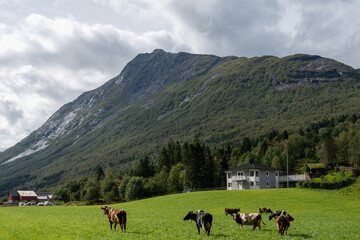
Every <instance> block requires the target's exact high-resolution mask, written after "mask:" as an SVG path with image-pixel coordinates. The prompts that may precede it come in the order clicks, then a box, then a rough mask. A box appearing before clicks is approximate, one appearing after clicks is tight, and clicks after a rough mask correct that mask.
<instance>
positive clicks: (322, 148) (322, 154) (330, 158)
mask: <svg viewBox="0 0 360 240" xmlns="http://www.w3.org/2000/svg"><path fill="white" fill-rule="evenodd" d="M319 134H320V137H321V141H320V144H319V147H318V151H317V152H318V155H319V158H320V161H321V162H322V163H324V164H325V166H327V167H333V166H335V160H336V145H335V141H334V139H333V137H332V136H331V131H330V130H329V129H325V130H323V131H321V132H320V133H319Z"/></svg>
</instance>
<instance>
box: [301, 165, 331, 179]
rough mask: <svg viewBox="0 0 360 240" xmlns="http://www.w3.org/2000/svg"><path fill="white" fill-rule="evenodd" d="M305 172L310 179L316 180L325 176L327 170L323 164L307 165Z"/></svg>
mask: <svg viewBox="0 0 360 240" xmlns="http://www.w3.org/2000/svg"><path fill="white" fill-rule="evenodd" d="M305 172H306V174H307V175H308V176H309V177H310V178H318V177H321V176H322V175H326V174H327V173H328V170H327V169H326V167H325V164H323V163H309V164H308V165H307V167H306V171H305Z"/></svg>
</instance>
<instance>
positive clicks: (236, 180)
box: [225, 163, 280, 190]
mask: <svg viewBox="0 0 360 240" xmlns="http://www.w3.org/2000/svg"><path fill="white" fill-rule="evenodd" d="M225 173H226V186H227V190H242V189H266V188H279V186H280V185H279V175H280V170H279V169H276V168H272V167H268V166H264V165H261V164H258V163H250V164H245V165H242V166H239V167H235V168H231V169H228V170H226V171H225Z"/></svg>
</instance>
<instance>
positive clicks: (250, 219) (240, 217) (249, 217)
mask: <svg viewBox="0 0 360 240" xmlns="http://www.w3.org/2000/svg"><path fill="white" fill-rule="evenodd" d="M233 219H234V220H235V221H236V223H237V224H238V225H240V226H241V230H243V225H253V227H254V228H253V230H255V228H256V227H259V230H261V222H263V221H262V220H261V214H260V213H238V214H235V213H234V214H233ZM263 224H264V225H266V224H265V223H264V222H263Z"/></svg>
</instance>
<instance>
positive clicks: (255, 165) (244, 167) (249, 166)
mask: <svg viewBox="0 0 360 240" xmlns="http://www.w3.org/2000/svg"><path fill="white" fill-rule="evenodd" d="M252 169H259V170H269V171H279V169H277V168H273V167H268V166H264V165H261V164H258V163H249V164H245V165H241V166H238V167H235V168H230V169H227V170H225V172H235V171H240V170H252Z"/></svg>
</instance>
